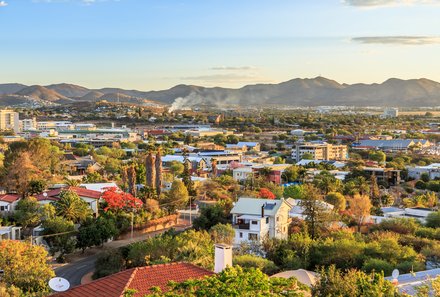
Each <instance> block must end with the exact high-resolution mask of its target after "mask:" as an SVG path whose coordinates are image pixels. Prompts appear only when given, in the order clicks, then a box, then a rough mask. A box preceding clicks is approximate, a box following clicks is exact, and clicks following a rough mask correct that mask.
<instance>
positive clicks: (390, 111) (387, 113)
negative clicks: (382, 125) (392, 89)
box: [381, 107, 399, 118]
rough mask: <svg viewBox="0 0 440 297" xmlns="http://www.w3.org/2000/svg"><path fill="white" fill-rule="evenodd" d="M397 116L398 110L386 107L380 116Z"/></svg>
mask: <svg viewBox="0 0 440 297" xmlns="http://www.w3.org/2000/svg"><path fill="white" fill-rule="evenodd" d="M398 116H399V109H397V108H392V107H387V108H385V110H384V111H383V114H382V115H381V117H382V118H397V117H398Z"/></svg>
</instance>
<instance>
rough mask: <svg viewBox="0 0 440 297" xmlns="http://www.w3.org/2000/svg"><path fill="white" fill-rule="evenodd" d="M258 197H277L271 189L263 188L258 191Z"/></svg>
mask: <svg viewBox="0 0 440 297" xmlns="http://www.w3.org/2000/svg"><path fill="white" fill-rule="evenodd" d="M258 197H260V198H264V199H275V197H276V196H275V195H274V193H272V192H271V191H270V190H269V189H267V188H261V189H260V192H259V193H258Z"/></svg>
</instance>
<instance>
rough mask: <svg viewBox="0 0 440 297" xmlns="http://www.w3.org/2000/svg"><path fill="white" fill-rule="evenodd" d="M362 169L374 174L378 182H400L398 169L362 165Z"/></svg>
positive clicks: (394, 183) (397, 183) (391, 184)
mask: <svg viewBox="0 0 440 297" xmlns="http://www.w3.org/2000/svg"><path fill="white" fill-rule="evenodd" d="M362 170H363V171H364V172H365V173H367V174H368V175H370V176H371V175H375V176H376V178H377V181H378V182H385V183H387V184H389V185H390V186H397V185H399V184H400V170H397V169H393V168H381V167H363V168H362Z"/></svg>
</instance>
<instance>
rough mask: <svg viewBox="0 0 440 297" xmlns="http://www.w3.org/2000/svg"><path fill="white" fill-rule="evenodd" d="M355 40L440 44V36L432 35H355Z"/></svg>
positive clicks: (373, 42) (395, 43) (404, 43)
mask: <svg viewBox="0 0 440 297" xmlns="http://www.w3.org/2000/svg"><path fill="white" fill-rule="evenodd" d="M351 40H352V41H354V42H359V43H363V44H391V45H393V44H394V45H428V44H440V37H432V36H370V37H355V38H352V39H351Z"/></svg>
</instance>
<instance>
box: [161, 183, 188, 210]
mask: <svg viewBox="0 0 440 297" xmlns="http://www.w3.org/2000/svg"><path fill="white" fill-rule="evenodd" d="M188 201H189V194H188V190H187V188H186V187H185V185H184V184H183V182H182V181H181V180H178V179H176V180H175V181H173V183H172V185H171V190H170V191H169V192H168V194H167V199H166V201H165V204H167V208H168V209H169V210H170V211H174V210H176V209H179V208H182V207H184V206H185V205H187V204H188Z"/></svg>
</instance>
